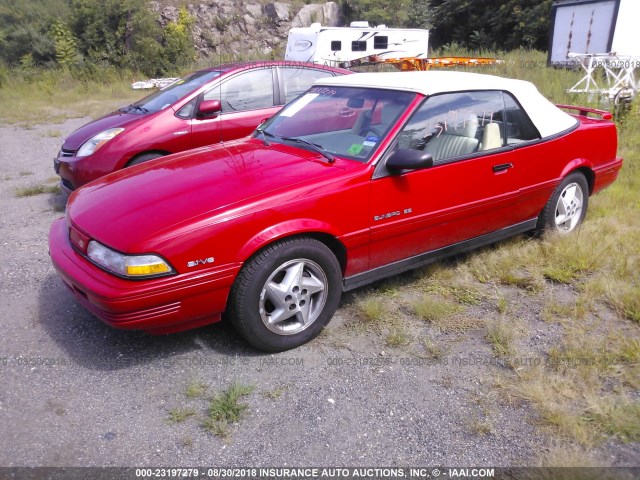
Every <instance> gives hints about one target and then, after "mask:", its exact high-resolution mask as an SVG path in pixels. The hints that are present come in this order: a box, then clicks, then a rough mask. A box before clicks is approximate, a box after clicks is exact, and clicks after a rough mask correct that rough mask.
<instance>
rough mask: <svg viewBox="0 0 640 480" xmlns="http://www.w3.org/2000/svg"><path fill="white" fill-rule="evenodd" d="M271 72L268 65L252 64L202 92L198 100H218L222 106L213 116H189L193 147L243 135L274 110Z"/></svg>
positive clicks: (275, 109) (275, 110)
mask: <svg viewBox="0 0 640 480" xmlns="http://www.w3.org/2000/svg"><path fill="white" fill-rule="evenodd" d="M273 75H274V71H273V68H272V67H260V68H255V69H252V70H248V71H245V72H240V73H238V74H237V75H234V76H232V77H231V78H228V79H223V80H221V82H220V83H218V84H217V85H215V86H214V87H213V88H212V89H210V90H209V91H207V92H205V93H204V94H203V95H202V96H201V97H200V98H201V100H203V101H204V100H220V103H221V105H222V110H221V112H220V113H219V114H217V115H215V116H213V117H208V118H199V117H198V115H195V116H194V117H193V119H192V121H191V122H192V130H191V137H192V138H191V144H192V146H193V148H196V147H202V146H204V145H210V144H212V143H218V142H223V141H228V140H235V139H237V138H242V137H245V136H247V135H249V134H250V133H251V132H253V130H255V128H256V127H257V126H258V125H259V124H260V122H261V121H262V120H264V119H265V118H269V117H271V116H272V115H273V114H274V113H276V112H277V111H278V110H279V108H280V107H279V106H276V102H275V101H274V99H275V97H274V95H275V93H276V91H275V89H274V84H275V82H274V78H273Z"/></svg>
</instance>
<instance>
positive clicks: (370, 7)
mask: <svg viewBox="0 0 640 480" xmlns="http://www.w3.org/2000/svg"><path fill="white" fill-rule="evenodd" d="M407 4H408V0H403V1H397V0H343V1H342V11H343V12H344V15H345V18H346V20H347V21H348V22H351V21H354V20H366V21H368V22H369V24H370V25H380V24H385V25H387V26H389V27H401V26H403V25H404V24H405V23H406V21H407Z"/></svg>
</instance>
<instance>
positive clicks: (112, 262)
mask: <svg viewBox="0 0 640 480" xmlns="http://www.w3.org/2000/svg"><path fill="white" fill-rule="evenodd" d="M87 256H88V257H89V258H90V259H91V260H93V261H94V262H95V263H97V264H98V265H100V266H101V267H103V268H104V269H105V270H108V271H110V272H112V273H115V274H116V275H120V276H123V277H131V278H136V277H152V276H156V275H167V274H169V273H174V270H173V268H171V266H170V265H169V264H168V263H167V262H165V261H164V260H163V259H162V258H160V257H159V256H158V255H123V254H122V253H120V252H116V251H114V250H111V249H110V248H107V247H105V246H104V245H102V244H101V243H98V242H96V241H95V240H91V241H90V242H89V246H88V247H87Z"/></svg>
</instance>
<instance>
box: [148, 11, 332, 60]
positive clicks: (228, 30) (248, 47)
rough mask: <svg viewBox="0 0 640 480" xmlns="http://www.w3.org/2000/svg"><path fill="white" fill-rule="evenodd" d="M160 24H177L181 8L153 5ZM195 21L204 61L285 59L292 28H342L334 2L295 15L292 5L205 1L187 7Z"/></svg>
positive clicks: (194, 27) (195, 36)
mask: <svg viewBox="0 0 640 480" xmlns="http://www.w3.org/2000/svg"><path fill="white" fill-rule="evenodd" d="M153 8H154V10H156V11H157V12H158V14H159V17H160V23H162V24H166V23H167V22H170V21H176V20H177V18H178V12H179V9H178V7H175V6H161V5H160V4H159V3H157V2H155V3H153ZM187 10H188V11H189V13H190V14H191V16H192V17H193V19H194V25H193V42H194V45H195V47H196V49H197V51H198V53H199V55H200V56H201V57H218V58H219V59H220V60H221V61H236V60H248V59H251V58H274V59H282V58H284V49H285V46H286V43H287V34H288V33H289V29H290V28H292V27H307V26H309V25H311V24H312V23H316V22H318V23H321V24H322V25H326V26H337V25H340V24H341V21H342V12H341V10H340V7H339V6H338V4H337V3H335V2H327V3H324V4H308V5H304V6H303V7H302V8H301V9H300V10H298V11H294V9H293V7H292V6H291V5H290V4H289V3H284V2H273V3H263V4H259V3H243V2H241V1H236V0H216V1H214V0H206V1H203V2H200V3H194V4H189V5H187Z"/></svg>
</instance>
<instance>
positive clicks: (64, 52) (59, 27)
mask: <svg viewBox="0 0 640 480" xmlns="http://www.w3.org/2000/svg"><path fill="white" fill-rule="evenodd" d="M51 35H52V36H53V41H54V45H55V50H56V61H57V62H58V63H59V64H60V65H62V66H63V67H70V66H72V65H74V64H76V63H78V62H79V61H80V60H81V59H82V57H81V56H80V55H79V53H78V48H77V44H76V39H75V38H74V36H73V34H72V33H71V30H70V29H69V27H68V26H67V25H66V24H65V23H63V22H62V21H60V20H57V21H55V22H53V25H52V26H51Z"/></svg>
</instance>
